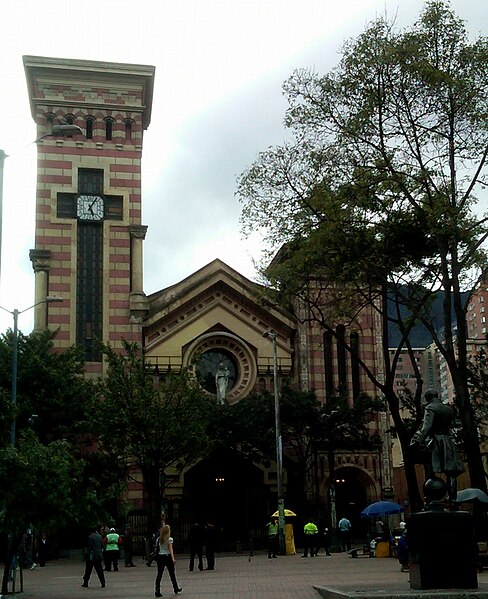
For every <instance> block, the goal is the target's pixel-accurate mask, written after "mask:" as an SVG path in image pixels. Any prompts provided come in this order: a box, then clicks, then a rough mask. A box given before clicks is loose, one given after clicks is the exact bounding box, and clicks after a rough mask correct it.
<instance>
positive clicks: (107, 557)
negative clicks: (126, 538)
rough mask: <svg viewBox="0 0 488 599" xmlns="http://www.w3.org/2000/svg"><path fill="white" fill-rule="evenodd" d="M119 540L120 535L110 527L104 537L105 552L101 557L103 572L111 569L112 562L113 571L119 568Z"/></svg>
mask: <svg viewBox="0 0 488 599" xmlns="http://www.w3.org/2000/svg"><path fill="white" fill-rule="evenodd" d="M121 541H122V539H121V538H120V535H119V534H117V533H116V532H115V528H111V529H110V530H109V531H108V534H107V536H106V537H105V539H104V543H105V552H104V556H103V557H104V562H105V572H110V570H111V569H112V564H113V567H114V572H117V570H118V569H119V554H120V544H121Z"/></svg>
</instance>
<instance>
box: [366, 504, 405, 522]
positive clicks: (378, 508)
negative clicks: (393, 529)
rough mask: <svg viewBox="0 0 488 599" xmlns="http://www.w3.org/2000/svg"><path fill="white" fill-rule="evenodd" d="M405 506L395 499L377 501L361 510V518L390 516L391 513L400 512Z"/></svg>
mask: <svg viewBox="0 0 488 599" xmlns="http://www.w3.org/2000/svg"><path fill="white" fill-rule="evenodd" d="M404 509H405V508H404V507H403V506H402V505H400V504H399V503H395V502H394V501H376V502H375V503H372V504H370V505H368V507H366V508H364V510H363V511H362V512H361V518H376V517H378V516H390V515H391V514H399V513H400V512H403V510H404Z"/></svg>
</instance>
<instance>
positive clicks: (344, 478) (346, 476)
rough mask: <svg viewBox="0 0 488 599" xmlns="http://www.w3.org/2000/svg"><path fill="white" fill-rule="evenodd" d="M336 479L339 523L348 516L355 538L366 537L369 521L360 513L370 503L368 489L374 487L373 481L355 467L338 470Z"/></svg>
mask: <svg viewBox="0 0 488 599" xmlns="http://www.w3.org/2000/svg"><path fill="white" fill-rule="evenodd" d="M334 478H335V491H336V513H337V521H339V519H340V518H342V516H346V517H347V518H349V520H350V521H351V524H352V533H353V537H354V538H357V539H361V538H363V537H366V535H367V534H368V532H369V531H368V521H367V519H365V518H361V516H360V513H361V512H362V510H363V509H364V508H365V507H366V505H367V504H368V503H369V502H368V492H367V487H368V486H369V485H371V486H372V485H373V483H372V481H371V480H370V479H369V477H368V476H367V475H366V474H365V473H364V472H363V471H361V470H359V469H357V468H353V467H346V468H338V469H337V470H336V471H335V476H334ZM368 483H369V484H368Z"/></svg>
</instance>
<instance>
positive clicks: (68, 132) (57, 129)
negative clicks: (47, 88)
mask: <svg viewBox="0 0 488 599" xmlns="http://www.w3.org/2000/svg"><path fill="white" fill-rule="evenodd" d="M82 134H83V130H82V129H81V128H80V127H78V125H72V124H69V123H59V124H58V123H56V124H54V125H53V126H52V129H51V133H46V134H45V135H41V137H38V138H37V139H35V140H34V141H33V142H31V143H29V144H27V145H28V146H30V145H31V144H34V143H37V142H38V141H42V140H43V139H45V138H46V137H72V136H73V135H82ZM8 156H9V155H8V154H6V153H5V152H4V151H3V150H1V149H0V275H1V272H2V270H1V269H2V224H3V166H4V164H5V158H8Z"/></svg>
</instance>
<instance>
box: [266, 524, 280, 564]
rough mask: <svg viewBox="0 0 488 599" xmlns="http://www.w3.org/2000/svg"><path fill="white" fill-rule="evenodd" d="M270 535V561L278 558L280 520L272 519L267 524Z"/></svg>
mask: <svg viewBox="0 0 488 599" xmlns="http://www.w3.org/2000/svg"><path fill="white" fill-rule="evenodd" d="M266 530H267V533H268V559H271V558H272V557H278V556H277V555H276V554H277V553H278V518H275V517H272V518H271V520H270V521H269V522H268V524H266Z"/></svg>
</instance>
